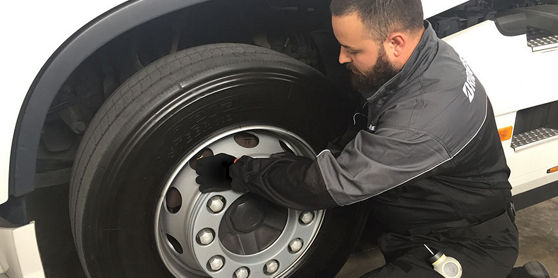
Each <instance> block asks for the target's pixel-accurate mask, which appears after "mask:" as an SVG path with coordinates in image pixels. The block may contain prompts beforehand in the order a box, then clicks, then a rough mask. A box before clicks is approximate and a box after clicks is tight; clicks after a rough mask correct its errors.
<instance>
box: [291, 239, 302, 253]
mask: <svg viewBox="0 0 558 278" xmlns="http://www.w3.org/2000/svg"><path fill="white" fill-rule="evenodd" d="M302 244H303V243H302V239H300V238H297V239H293V240H291V242H290V243H289V252H291V253H293V254H294V253H297V252H298V251H300V249H302Z"/></svg>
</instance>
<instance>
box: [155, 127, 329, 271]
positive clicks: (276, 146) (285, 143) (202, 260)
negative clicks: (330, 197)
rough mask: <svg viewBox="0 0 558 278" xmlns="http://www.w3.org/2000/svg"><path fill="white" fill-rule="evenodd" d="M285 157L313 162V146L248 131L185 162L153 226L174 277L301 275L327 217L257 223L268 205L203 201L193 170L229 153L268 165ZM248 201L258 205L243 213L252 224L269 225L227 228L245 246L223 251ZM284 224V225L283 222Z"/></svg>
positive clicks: (293, 215) (279, 133) (301, 215)
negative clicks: (274, 156) (252, 244)
mask: <svg viewBox="0 0 558 278" xmlns="http://www.w3.org/2000/svg"><path fill="white" fill-rule="evenodd" d="M285 151H288V152H292V153H294V154H296V155H300V156H307V157H314V156H315V152H314V151H313V150H312V148H311V147H310V145H309V144H307V143H306V142H305V141H304V140H302V139H301V138H300V137H298V136H296V135H295V134H293V133H291V132H289V131H286V130H284V129H280V128H276V127H272V126H247V127H241V128H235V129H230V130H227V131H224V132H220V133H218V134H217V135H215V136H212V137H211V138H210V139H209V140H207V141H206V142H205V143H203V144H201V145H200V146H198V147H197V148H196V149H194V150H193V151H192V152H191V153H189V154H187V155H186V156H185V157H184V159H182V161H181V162H180V163H179V164H178V167H176V169H175V170H174V171H173V172H172V175H171V176H170V177H169V179H168V180H167V183H166V184H165V187H164V189H163V191H162V194H161V196H160V198H159V201H158V204H157V210H156V213H155V222H154V223H155V238H156V244H157V249H158V251H159V254H160V256H161V259H162V261H163V263H164V264H165V265H166V267H167V268H168V270H169V271H170V272H171V273H172V274H173V275H174V276H176V277H191V276H192V275H197V276H199V277H205V276H212V277H226V278H230V277H233V278H247V277H283V276H285V275H287V274H289V273H291V272H292V271H293V270H294V269H296V267H297V266H298V265H299V263H300V260H301V258H302V257H304V255H305V253H306V251H307V250H308V249H309V247H310V246H311V245H312V243H313V241H314V239H315V237H316V235H317V234H318V232H319V230H320V227H321V224H322V221H323V218H324V215H325V210H316V211H298V210H294V209H286V208H284V211H283V212H281V211H280V209H278V211H276V212H269V213H268V212H266V213H264V214H263V216H262V215H256V214H258V213H260V212H258V213H256V214H255V212H256V211H257V210H260V209H261V208H262V207H261V204H259V203H261V202H262V201H261V199H257V197H255V196H247V195H246V194H240V193H236V192H233V191H230V190H229V191H224V192H212V193H208V194H201V193H199V191H198V185H197V184H196V182H195V178H196V176H197V175H196V173H195V171H194V170H193V169H192V167H191V165H190V164H192V163H195V161H196V160H197V158H198V157H199V156H201V155H203V156H207V155H212V154H218V153H228V154H231V155H233V156H235V157H240V156H242V155H249V156H252V157H256V158H263V157H269V156H270V155H271V154H274V153H280V152H285ZM246 199H248V201H245V202H247V203H249V202H253V203H258V204H259V205H255V206H253V207H250V206H248V208H245V207H242V208H243V209H244V210H245V211H242V213H244V214H246V215H247V217H248V218H250V216H253V217H252V218H258V217H260V218H261V217H263V218H262V219H256V220H254V222H250V221H248V222H247V221H240V222H241V223H242V225H244V226H242V228H238V227H237V226H239V225H240V224H238V223H233V225H232V226H230V225H229V226H230V227H233V228H234V229H233V230H234V232H232V233H230V235H229V234H227V235H226V236H227V237H228V238H231V237H233V238H234V237H237V236H238V237H239V238H240V239H238V240H236V239H234V240H232V241H230V242H233V243H234V244H230V243H228V244H223V243H224V241H222V240H224V235H223V233H224V232H223V231H229V232H230V230H231V228H230V227H229V228H228V230H227V229H223V225H225V224H224V223H225V222H226V221H225V220H229V222H230V219H225V218H226V217H231V216H230V215H231V214H233V213H231V209H237V210H238V203H239V202H240V203H242V201H243V200H246ZM241 205H243V204H241ZM237 214H238V213H237ZM244 214H240V215H241V216H244ZM227 215H228V216H227ZM234 217H236V219H238V216H234ZM234 217H232V218H234ZM282 218H284V221H280V220H281V219H282ZM242 219H246V218H242ZM236 221H237V222H239V221H238V220H236ZM245 223H247V224H245ZM235 225H236V226H235ZM246 225H248V226H246ZM280 226H282V227H280ZM236 228H238V229H236ZM258 229H259V230H258ZM270 230H273V232H269V231H270ZM242 238H243V239H242ZM250 238H253V239H254V241H256V244H255V245H256V246H257V247H252V248H245V246H244V245H250V244H249V242H248V240H250ZM262 238H264V239H262ZM243 240H244V241H243ZM258 240H260V241H261V242H257V241H258ZM235 246H236V247H238V246H240V248H236V247H235ZM243 249H250V250H249V252H245V251H246V250H243Z"/></svg>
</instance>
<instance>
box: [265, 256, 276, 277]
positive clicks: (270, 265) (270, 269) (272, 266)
mask: <svg viewBox="0 0 558 278" xmlns="http://www.w3.org/2000/svg"><path fill="white" fill-rule="evenodd" d="M278 269H279V262H278V261H276V260H271V261H269V262H267V263H265V266H264V273H265V274H267V275H271V274H273V273H275V272H277V270H278Z"/></svg>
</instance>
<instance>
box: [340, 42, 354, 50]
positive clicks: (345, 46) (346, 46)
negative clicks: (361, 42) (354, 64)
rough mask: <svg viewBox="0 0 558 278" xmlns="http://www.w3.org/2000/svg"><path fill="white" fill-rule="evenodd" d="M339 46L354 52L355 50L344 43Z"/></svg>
mask: <svg viewBox="0 0 558 278" xmlns="http://www.w3.org/2000/svg"><path fill="white" fill-rule="evenodd" d="M339 45H341V46H342V47H344V48H347V49H351V50H354V48H352V47H350V46H348V45H344V44H342V43H340V44H339Z"/></svg>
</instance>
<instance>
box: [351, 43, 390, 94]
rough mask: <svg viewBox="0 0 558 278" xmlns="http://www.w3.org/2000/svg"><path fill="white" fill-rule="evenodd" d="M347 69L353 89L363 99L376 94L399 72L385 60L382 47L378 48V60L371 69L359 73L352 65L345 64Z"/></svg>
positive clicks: (385, 56) (384, 52)
mask: <svg viewBox="0 0 558 278" xmlns="http://www.w3.org/2000/svg"><path fill="white" fill-rule="evenodd" d="M347 69H349V70H350V71H351V83H352V85H353V89H355V90H356V91H357V92H359V93H360V94H361V95H363V96H364V97H365V98H368V97H370V96H372V95H373V94H374V93H376V91H377V90H378V89H380V87H381V86H382V85H384V84H385V83H386V82H388V81H389V80H390V79H391V78H392V77H394V76H395V75H396V74H397V73H398V72H399V70H397V69H396V68H394V67H393V66H392V65H391V64H390V63H389V61H388V60H387V55H386V51H385V50H384V48H383V47H381V48H380V53H379V54H378V60H377V61H376V64H375V65H374V67H372V69H370V70H367V71H365V72H363V73H360V72H358V70H357V69H356V68H354V66H353V65H352V64H347Z"/></svg>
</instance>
